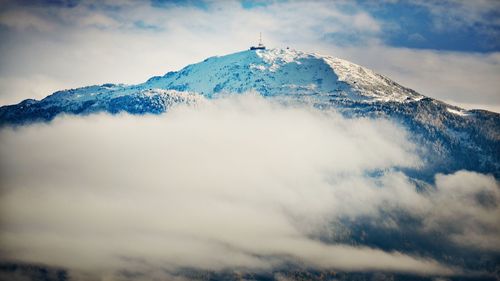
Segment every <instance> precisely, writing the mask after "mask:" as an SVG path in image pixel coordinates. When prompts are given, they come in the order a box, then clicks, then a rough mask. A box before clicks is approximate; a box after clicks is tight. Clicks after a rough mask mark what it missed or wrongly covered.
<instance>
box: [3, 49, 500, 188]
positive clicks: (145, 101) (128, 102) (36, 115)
mask: <svg viewBox="0 0 500 281" xmlns="http://www.w3.org/2000/svg"><path fill="white" fill-rule="evenodd" d="M252 90H255V91H258V92H259V93H260V94H262V95H263V96H265V97H269V98H274V97H279V98H290V99H294V100H296V101H299V102H304V103H308V104H312V105H314V106H316V107H318V108H334V109H335V110H338V111H339V112H341V113H342V114H344V115H345V116H348V117H371V118H375V117H384V118H389V119H392V120H394V121H395V122H397V123H400V124H401V125H402V126H404V127H406V128H407V129H408V130H409V131H410V132H411V133H412V134H411V138H412V140H413V141H414V142H416V143H418V144H421V153H420V154H421V157H422V158H423V159H424V160H425V161H426V162H427V163H426V165H425V168H423V169H420V170H419V171H417V172H416V173H417V174H418V176H419V177H422V178H424V179H426V180H432V179H431V177H432V175H433V174H434V173H435V172H446V173H448V172H453V171H456V170H460V169H468V170H472V171H479V172H484V173H493V174H494V175H495V176H496V177H500V115H499V114H496V113H492V112H487V111H482V110H470V111H467V110H463V109H461V108H458V107H455V106H451V105H448V104H446V103H443V102H440V101H437V100H434V99H431V98H428V97H425V96H423V95H420V94H419V93H417V92H415V91H413V90H411V89H408V88H405V87H403V86H401V85H399V84H397V83H395V82H394V81H392V80H390V79H389V78H387V77H384V76H382V75H379V74H376V73H375V72H373V71H371V70H369V69H367V68H364V67H361V66H359V65H356V64H353V63H351V62H348V61H345V60H342V59H338V58H333V57H328V56H321V55H317V54H312V53H305V52H300V51H296V50H290V49H271V50H258V51H243V52H238V53H234V54H230V55H226V56H221V57H212V58H208V59H206V60H204V61H203V62H200V63H196V64H192V65H189V66H187V67H185V68H183V69H181V70H179V71H175V72H169V73H167V74H165V75H164V76H157V77H153V78H151V79H149V80H148V81H146V82H145V83H142V84H138V85H115V84H104V85H100V86H90V87H84V88H78V89H71V90H64V91H59V92H56V93H54V94H52V95H50V96H48V97H46V98H44V99H42V100H40V101H36V100H25V101H23V102H21V103H19V104H17V105H10V106H3V107H1V108H0V125H20V124H26V123H31V122H35V121H50V120H52V119H53V118H54V117H56V116H57V115H59V114H61V113H65V114H91V113H95V112H110V113H118V112H128V113H132V114H145V113H154V114H158V113H162V112H165V111H167V110H168V108H170V107H171V106H173V105H175V104H179V103H188V104H191V103H196V102H199V100H200V99H203V98H209V99H210V98H215V97H217V96H218V95H221V94H227V93H230V94H234V93H243V92H247V91H252ZM409 172H412V171H409Z"/></svg>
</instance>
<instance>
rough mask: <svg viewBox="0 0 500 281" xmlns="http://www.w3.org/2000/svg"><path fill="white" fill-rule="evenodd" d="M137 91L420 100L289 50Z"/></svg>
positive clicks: (214, 62)
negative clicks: (251, 91)
mask: <svg viewBox="0 0 500 281" xmlns="http://www.w3.org/2000/svg"><path fill="white" fill-rule="evenodd" d="M141 86H142V87H146V88H160V89H176V90H180V91H185V90H187V91H192V92H197V93H200V94H202V95H204V96H207V97H211V96H213V95H216V94H218V93H220V92H226V93H242V92H246V91H250V90H256V91H258V92H260V93H261V94H262V95H264V96H280V95H309V96H316V97H318V98H320V99H322V98H327V99H330V98H340V99H342V98H348V99H353V100H366V101H369V100H374V101H396V102H405V101H409V100H419V99H421V98H422V97H423V96H421V95H419V94H417V93H416V92H414V91H412V90H410V89H407V88H405V87H403V86H401V85H399V84H397V83H395V82H393V81H391V80H390V79H388V78H386V77H384V76H382V75H379V74H376V73H375V72H373V71H372V70H370V69H367V68H364V67H361V66H359V65H356V64H354V63H351V62H348V61H345V60H342V59H338V58H334V57H330V56H323V55H319V54H315V53H306V52H302V51H297V50H294V49H288V48H287V49H267V50H256V51H253V50H248V51H242V52H238V53H234V54H230V55H226V56H220V57H211V58H208V59H206V60H204V61H202V62H200V63H196V64H192V65H189V66H187V67H185V68H183V69H181V70H180V71H178V72H169V73H167V74H166V75H164V76H162V77H154V78H152V79H150V80H148V81H147V82H146V83H144V84H142V85H141Z"/></svg>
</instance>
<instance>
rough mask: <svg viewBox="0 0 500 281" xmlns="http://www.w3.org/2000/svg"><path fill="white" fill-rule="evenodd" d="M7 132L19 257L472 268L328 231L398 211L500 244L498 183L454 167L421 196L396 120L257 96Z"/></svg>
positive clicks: (9, 206) (87, 263)
mask: <svg viewBox="0 0 500 281" xmlns="http://www.w3.org/2000/svg"><path fill="white" fill-rule="evenodd" d="M0 141H1V143H2V145H1V146H0V159H1V160H0V161H1V162H0V165H1V166H0V167H1V169H0V171H1V174H0V178H1V179H2V180H1V190H0V192H1V193H0V214H1V216H0V223H1V228H0V245H1V248H2V252H0V254H1V256H2V258H3V259H7V260H19V261H24V262H34V263H43V264H47V265H54V266H63V267H67V268H69V269H72V270H76V272H80V273H86V274H91V275H92V276H95V275H96V274H97V275H99V276H110V278H114V277H113V276H115V275H114V274H117V272H119V270H120V269H122V268H127V269H129V270H132V271H134V270H135V271H138V272H143V273H144V272H156V273H158V272H164V271H167V272H175V271H176V270H179V269H181V268H186V267H188V268H196V269H210V270H221V269H238V268H240V269H246V270H269V269H270V268H279V267H280V266H283V265H284V264H289V263H292V264H300V265H305V266H308V267H313V268H318V269H337V270H346V271H351V270H354V271H359V270H376V271H377V270H382V271H395V272H410V273H418V274H431V275H448V274H457V273H459V272H460V270H459V269H457V268H454V267H453V266H448V265H444V264H441V263H439V262H437V261H436V260H434V259H433V258H432V257H428V256H419V255H415V254H412V253H404V252H401V251H400V252H398V251H384V250H381V249H377V248H371V247H368V246H362V245H360V246H352V245H349V244H343V243H331V242H326V241H325V240H324V239H320V237H324V235H325V233H327V232H328V233H329V235H331V234H332V233H333V235H335V233H336V232H337V231H340V230H339V229H336V227H335V225H336V223H338V222H339V221H340V220H341V219H346V218H347V219H349V220H356V219H357V218H361V217H365V218H366V217H369V218H372V220H373V221H374V222H378V221H382V222H383V221H384V219H383V218H384V216H383V214H384V213H385V212H400V211H403V212H406V213H409V214H411V215H412V216H415V217H416V218H419V219H420V220H421V221H422V223H423V225H424V226H425V227H424V228H423V230H422V231H423V233H425V232H429V233H431V232H435V231H441V230H446V231H448V229H453V233H452V236H450V238H449V239H450V241H452V242H453V243H457V244H459V245H462V246H464V247H476V248H487V247H490V248H491V246H492V245H498V243H497V242H498V237H499V233H500V231H499V229H498V226H497V225H496V224H495V219H496V218H498V215H499V205H498V203H499V202H500V195H499V191H498V183H497V182H496V181H495V179H493V178H492V177H489V176H485V175H480V174H474V173H469V172H460V173H457V174H454V175H439V176H438V177H437V179H436V186H435V191H432V190H433V189H429V192H430V193H429V194H426V193H418V192H416V186H415V184H414V183H413V182H412V181H411V180H410V179H409V178H407V177H406V176H405V175H404V174H402V173H401V172H397V171H396V170H395V169H394V168H396V167H415V166H418V165H419V164H420V163H419V159H418V157H416V156H415V155H414V153H413V148H414V145H413V144H412V143H409V142H408V141H407V139H406V132H405V131H404V130H402V129H401V128H399V127H397V126H395V125H394V124H392V123H390V122H388V121H384V120H369V119H343V118H342V117H340V116H338V115H336V114H335V113H334V112H320V111H317V110H314V109H308V108H299V107H293V106H292V107H284V106H281V105H278V104H275V103H272V102H270V101H268V100H264V99H263V98H261V97H259V96H257V95H252V94H248V95H243V96H237V97H228V98H222V99H219V100H215V101H213V102H206V103H202V104H199V105H198V106H196V107H190V106H179V107H177V108H175V109H173V110H172V111H170V112H169V113H168V114H166V115H162V116H141V117H139V116H130V115H122V116H108V115H93V116H89V117H85V118H76V117H69V116H67V117H62V118H58V119H56V120H55V121H54V122H52V123H51V124H40V125H32V126H29V127H23V128H18V129H8V128H5V129H2V131H1V132H0ZM373 174H377V175H375V176H374V175H373ZM481 194H482V195H483V197H481V196H482V195H481ZM450 195H452V196H450ZM478 196H479V197H478ZM478 198H479V199H478ZM481 198H482V199H481ZM443 223H446V224H447V226H446V227H444V226H443ZM381 227H382V226H381ZM383 227H396V228H397V227H398V225H397V224H396V225H395V226H394V225H392V226H383ZM471 229H474V231H473V232H471ZM471 237H472V238H473V239H472V240H471ZM115 277H116V276H115ZM150 277H151V276H150ZM146 278H147V277H146ZM91 279H92V278H91Z"/></svg>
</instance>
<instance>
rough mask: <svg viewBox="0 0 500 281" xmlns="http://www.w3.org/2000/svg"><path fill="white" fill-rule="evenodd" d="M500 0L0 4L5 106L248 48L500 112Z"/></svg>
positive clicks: (0, 96) (130, 80) (0, 90)
mask: <svg viewBox="0 0 500 281" xmlns="http://www.w3.org/2000/svg"><path fill="white" fill-rule="evenodd" d="M499 14H500V2H498V1H494V0H491V1H489V0H478V1H458V0H446V1H425V0H408V1H397V0H390V1H389V0H387V1H361V0H359V1H354V0H353V1H201V0H199V1H158V0H155V1H122V0H113V1H111V0H108V1H76V0H72V1H63V0H61V1H57V0H51V1H43V0H40V1H7V0H0V38H2V40H1V41H0V54H1V56H0V104H2V105H6V104H13V103H17V102H19V101H21V100H23V99H26V98H36V99H40V98H43V97H45V96H47V95H49V94H50V93H52V92H54V91H56V90H61V89H68V88H75V87H81V86H87V85H93V84H102V83H108V82H111V83H126V84H134V83H140V82H143V81H145V80H147V79H148V78H150V77H152V76H155V75H162V74H164V73H166V72H168V71H172V70H178V69H181V68H182V67H184V66H186V65H188V64H191V63H196V62H199V61H202V60H204V59H205V58H207V57H211V56H214V55H225V54H229V53H233V52H237V51H241V50H245V49H247V48H248V47H249V46H251V45H253V44H255V43H256V41H257V39H258V34H259V32H262V34H263V39H264V43H265V44H266V45H267V46H268V47H270V48H273V47H274V48H284V47H287V46H290V47H292V48H295V49H298V50H302V51H307V52H317V53H321V54H325V55H331V56H334V57H339V58H344V59H347V60H350V61H352V62H355V63H357V64H360V65H363V66H366V67H369V68H371V69H373V70H375V71H376V72H378V73H380V74H383V75H386V76H388V77H390V78H391V79H393V80H395V81H396V82H398V83H400V84H402V85H404V86H407V87H409V88H412V89H415V90H417V91H418V92H420V93H421V94H424V95H427V96H430V97H434V98H437V99H440V100H443V101H446V102H449V103H452V104H455V105H459V106H462V107H465V108H482V109H487V110H492V111H496V112H500V92H499V90H498V89H500V80H499V79H498V76H499V74H500V20H499V18H500V17H499Z"/></svg>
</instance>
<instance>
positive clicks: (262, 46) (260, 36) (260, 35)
mask: <svg viewBox="0 0 500 281" xmlns="http://www.w3.org/2000/svg"><path fill="white" fill-rule="evenodd" d="M265 49H266V46H264V44H262V32H259V45H257V46H252V47H250V50H265Z"/></svg>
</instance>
